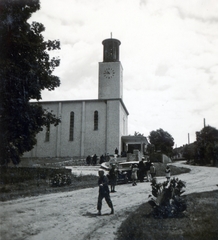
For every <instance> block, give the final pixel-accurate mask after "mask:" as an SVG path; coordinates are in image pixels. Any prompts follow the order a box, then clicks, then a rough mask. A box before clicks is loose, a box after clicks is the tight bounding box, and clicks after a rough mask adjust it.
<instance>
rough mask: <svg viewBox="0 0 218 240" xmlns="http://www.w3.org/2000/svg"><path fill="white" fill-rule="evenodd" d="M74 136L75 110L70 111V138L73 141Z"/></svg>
mask: <svg viewBox="0 0 218 240" xmlns="http://www.w3.org/2000/svg"><path fill="white" fill-rule="evenodd" d="M73 137H74V112H71V113H70V137H69V140H70V141H73Z"/></svg>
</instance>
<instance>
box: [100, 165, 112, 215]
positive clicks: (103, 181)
mask: <svg viewBox="0 0 218 240" xmlns="http://www.w3.org/2000/svg"><path fill="white" fill-rule="evenodd" d="M98 175H99V179H98V186H99V194H98V203H97V210H98V215H101V207H102V200H103V198H105V201H106V202H107V204H108V206H109V207H110V208H111V214H114V208H113V204H112V202H111V198H110V192H109V187H108V178H107V177H106V176H105V175H104V170H103V169H99V171H98Z"/></svg>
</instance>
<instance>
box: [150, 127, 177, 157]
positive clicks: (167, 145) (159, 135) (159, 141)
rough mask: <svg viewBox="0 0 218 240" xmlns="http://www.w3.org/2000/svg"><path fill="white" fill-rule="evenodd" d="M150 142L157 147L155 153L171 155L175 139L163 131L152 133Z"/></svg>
mask: <svg viewBox="0 0 218 240" xmlns="http://www.w3.org/2000/svg"><path fill="white" fill-rule="evenodd" d="M148 138H149V141H150V143H151V144H152V145H154V147H155V151H156V152H157V151H161V152H162V153H164V154H166V155H171V153H172V150H173V145H174V139H173V137H172V136H171V135H170V134H169V133H168V132H165V131H164V130H163V129H161V128H160V129H158V130H156V131H151V132H150V135H149V136H148Z"/></svg>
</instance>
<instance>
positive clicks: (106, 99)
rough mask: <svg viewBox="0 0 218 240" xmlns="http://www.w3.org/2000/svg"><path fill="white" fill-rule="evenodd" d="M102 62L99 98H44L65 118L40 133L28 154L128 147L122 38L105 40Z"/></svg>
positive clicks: (80, 152) (56, 154) (111, 150)
mask: <svg viewBox="0 0 218 240" xmlns="http://www.w3.org/2000/svg"><path fill="white" fill-rule="evenodd" d="M102 44H103V62H100V63H99V76H98V99H93V100H72V101H71V100H68V101H46V102H45V101H42V102H40V104H42V106H43V108H45V109H47V110H48V111H52V113H53V114H55V115H56V116H58V117H60V118H61V123H60V124H59V125H58V126H56V127H55V126H53V125H50V127H49V128H44V130H43V131H42V132H40V133H39V134H38V135H37V144H36V145H35V147H34V148H33V149H32V150H31V151H30V152H28V153H25V154H24V157H75V156H77V157H85V156H87V155H93V154H96V155H98V156H100V155H102V154H106V153H109V154H114V150H115V148H117V149H118V151H119V153H121V151H124V150H126V149H125V148H126V143H124V142H123V140H122V137H123V136H127V135H128V115H129V113H128V111H127V108H126V106H125V104H124V102H123V67H122V65H121V62H120V60H119V46H120V44H121V43H120V41H119V40H117V39H113V38H109V39H106V40H104V41H103V42H102Z"/></svg>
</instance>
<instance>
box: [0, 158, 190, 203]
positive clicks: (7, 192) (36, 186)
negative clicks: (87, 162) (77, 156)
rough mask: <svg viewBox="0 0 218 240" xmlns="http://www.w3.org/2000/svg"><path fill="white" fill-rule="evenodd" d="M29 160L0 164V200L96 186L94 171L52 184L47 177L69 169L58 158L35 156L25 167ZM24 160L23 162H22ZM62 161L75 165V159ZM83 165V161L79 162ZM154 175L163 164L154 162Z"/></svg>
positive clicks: (162, 171) (182, 170)
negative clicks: (61, 184)
mask: <svg viewBox="0 0 218 240" xmlns="http://www.w3.org/2000/svg"><path fill="white" fill-rule="evenodd" d="M31 161H32V160H29V159H26V160H25V161H24V160H23V161H22V164H21V165H22V167H7V170H4V169H3V167H1V168H0V201H7V200H10V199H16V198H20V197H30V196H37V195H40V194H49V193H54V192H66V191H74V190H78V189H81V188H89V187H96V186H97V179H98V177H97V176H94V175H86V176H83V175H79V176H75V175H73V174H70V177H71V183H70V184H69V185H64V186H61V187H53V186H52V184H51V179H52V177H54V176H55V175H56V174H62V175H63V174H67V175H69V173H70V170H69V169H64V168H63V162H60V160H58V159H53V160H52V159H48V160H45V159H44V160H43V161H42V160H37V161H36V162H37V167H29V165H28V164H29V163H31ZM25 162H26V163H27V164H25ZM65 164H66V165H68V166H69V165H71V166H72V165H77V166H78V165H79V161H76V162H75V163H72V162H71V163H70V161H66V162H65ZM82 165H83V166H84V163H83V162H82ZM154 165H155V167H156V170H157V176H165V168H166V164H163V163H154ZM189 171H190V170H189V169H188V168H185V167H184V168H183V167H180V168H178V167H175V166H171V175H172V176H173V175H177V174H182V173H187V172H189Z"/></svg>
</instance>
